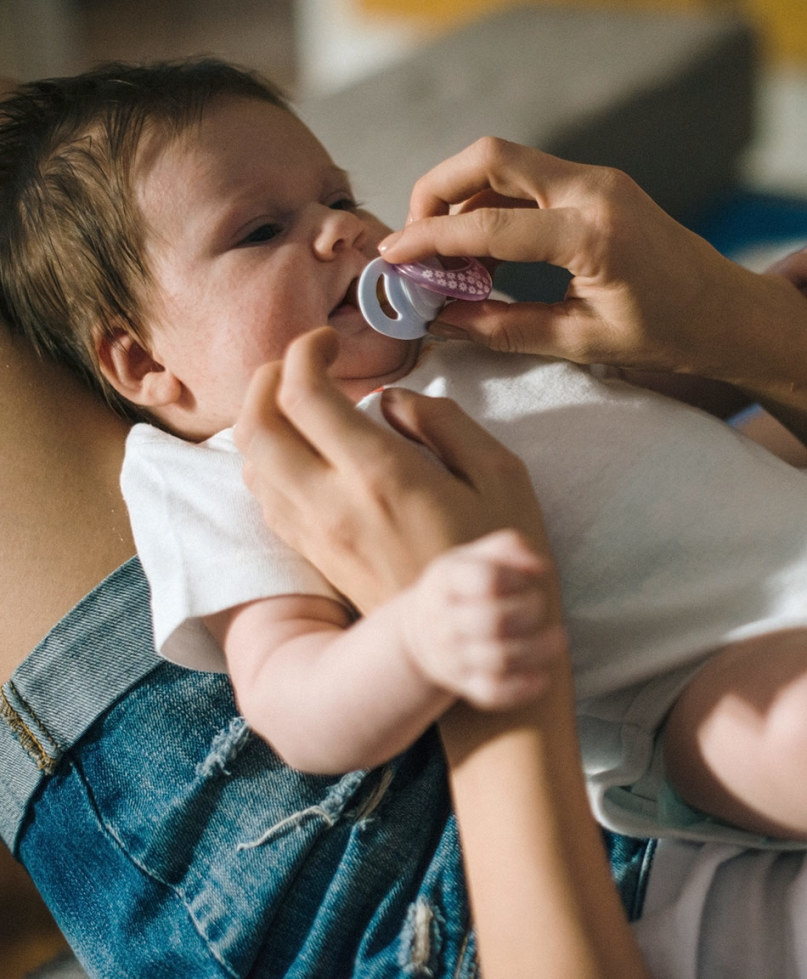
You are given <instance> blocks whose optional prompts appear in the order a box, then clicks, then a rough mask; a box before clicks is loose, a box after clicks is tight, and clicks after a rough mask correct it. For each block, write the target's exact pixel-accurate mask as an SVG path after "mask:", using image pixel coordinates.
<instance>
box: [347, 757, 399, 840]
mask: <svg viewBox="0 0 807 979" xmlns="http://www.w3.org/2000/svg"><path fill="white" fill-rule="evenodd" d="M394 775H395V771H394V769H393V767H392V765H387V766H386V767H385V768H383V769H382V771H381V775H380V776H379V779H378V782H377V783H376V786H375V788H374V789H373V790H372V792H370V794H369V795H368V796H367V798H366V799H365V800H364V801H363V802H362V804H361V805H360V806H359V808H358V810H357V811H356V823H357V825H358V826H360V827H362V828H363V827H365V826H367V824H368V823H370V822H372V820H373V818H374V817H373V813H374V812H375V811H376V809H378V807H379V806H380V805H381V800H382V799H383V798H384V796H385V795H386V794H387V789H388V788H389V787H390V784H391V783H392V779H393V777H394Z"/></svg>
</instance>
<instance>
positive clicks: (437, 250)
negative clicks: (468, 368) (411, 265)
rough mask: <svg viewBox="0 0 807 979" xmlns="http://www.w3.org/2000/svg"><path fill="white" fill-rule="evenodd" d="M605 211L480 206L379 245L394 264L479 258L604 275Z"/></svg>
mask: <svg viewBox="0 0 807 979" xmlns="http://www.w3.org/2000/svg"><path fill="white" fill-rule="evenodd" d="M599 222H600V211H599V209H596V208H592V209H591V211H590V212H589V213H587V214H585V215H584V214H583V213H582V212H581V211H580V210H578V209H577V208H575V207H558V208H551V209H547V210H539V209H533V208H524V207H515V208H513V207H511V208H488V207H483V208H477V209H474V210H466V211H462V212H461V213H458V214H446V215H442V216H440V217H430V218H423V219H422V220H420V221H415V222H413V223H411V224H409V225H407V226H406V227H405V228H404V229H403V230H402V231H398V232H396V233H395V234H393V235H391V236H390V237H389V238H386V239H385V240H384V241H383V242H381V244H380V245H379V250H380V251H381V254H382V255H383V256H384V258H385V259H386V260H387V261H388V262H391V263H392V264H400V263H402V262H414V261H419V260H420V259H422V258H425V257H427V256H429V255H474V256H476V257H486V258H493V259H496V260H497V261H510V262H550V263H551V264H553V265H558V266H560V267H561V268H567V269H569V270H570V271H572V272H573V273H574V274H575V275H584V276H591V275H594V274H596V273H597V272H599V271H600V269H599V267H598V264H597V263H598V262H599V261H600V260H601V257H602V248H601V247H595V246H596V245H597V243H598V242H599V240H600V238H601V236H602V228H601V227H600V223H599Z"/></svg>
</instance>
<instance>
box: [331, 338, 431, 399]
mask: <svg viewBox="0 0 807 979" xmlns="http://www.w3.org/2000/svg"><path fill="white" fill-rule="evenodd" d="M420 343H421V341H420V340H398V339H395V338H393V337H387V336H382V335H381V334H380V333H376V332H375V331H374V330H373V329H371V328H370V327H369V326H366V329H365V332H364V334H363V335H361V334H354V335H353V336H351V337H345V338H344V339H343V338H341V337H340V352H339V356H338V357H337V358H336V361H335V362H334V364H333V366H332V367H331V369H330V370H329V372H328V373H329V375H330V376H331V378H332V379H333V381H334V382H335V384H336V385H337V387H338V388H339V389H340V390H341V391H342V392H343V393H344V394H346V395H347V397H348V398H350V399H351V401H354V402H356V401H360V400H361V399H362V398H364V397H366V396H367V395H368V394H371V393H372V392H373V391H375V390H377V389H378V388H380V387H384V385H386V384H393V383H394V382H395V381H399V380H400V379H401V378H402V377H405V376H406V375H407V374H408V373H409V371H411V370H412V368H413V367H414V365H415V361H416V360H417V356H418V351H419V349H420Z"/></svg>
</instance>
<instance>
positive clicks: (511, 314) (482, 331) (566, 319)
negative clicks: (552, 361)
mask: <svg viewBox="0 0 807 979" xmlns="http://www.w3.org/2000/svg"><path fill="white" fill-rule="evenodd" d="M429 330H430V332H431V333H433V334H434V335H435V336H439V337H444V338H446V339H452V340H457V339H467V340H473V341H474V342H476V343H479V344H482V345H483V346H485V347H488V348H489V349H491V350H498V351H500V352H502V353H530V354H539V355H541V356H545V357H562V358H563V359H564V360H572V361H574V362H575V363H581V364H582V363H596V362H599V361H602V360H608V358H609V357H610V356H611V355H612V353H613V349H612V348H613V344H614V342H615V339H614V337H613V335H612V331H611V330H610V329H609V328H608V327H607V325H606V324H605V323H604V322H603V321H602V320H601V319H600V318H599V317H598V316H597V315H596V313H595V312H594V310H593V308H592V306H591V305H590V304H589V302H588V301H586V300H584V299H575V298H569V299H565V300H564V301H563V302H558V303H528V302H523V303H508V302H500V301H498V300H487V301H485V302H482V303H469V302H462V301H458V302H455V303H449V305H448V306H446V307H445V308H444V309H443V311H442V312H441V313H440V317H439V319H437V320H435V321H434V322H433V323H432V324H431V326H430V327H429Z"/></svg>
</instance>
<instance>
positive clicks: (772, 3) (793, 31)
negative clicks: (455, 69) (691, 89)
mask: <svg viewBox="0 0 807 979" xmlns="http://www.w3.org/2000/svg"><path fill="white" fill-rule="evenodd" d="M517 2H518V0H355V3H356V5H357V9H358V10H359V11H360V12H363V13H366V14H367V15H368V16H378V15H384V16H387V17H402V18H406V19H409V20H412V21H415V22H417V26H418V27H422V28H426V29H430V28H433V29H434V30H435V31H439V30H444V29H446V28H449V27H457V26H459V25H461V24H463V23H466V22H468V21H470V20H474V19H476V18H477V17H481V16H484V15H485V14H489V13H493V12H495V11H497V10H503V9H504V8H506V7H509V6H514V5H515V4H516V3H517ZM532 2H533V3H535V4H543V5H544V6H564V5H566V6H571V7H577V8H580V7H586V6H589V7H598V8H600V9H603V8H608V7H612V8H614V9H620V10H626V9H627V10H630V9H633V10H637V11H639V10H656V11H660V10H698V9H701V10H712V11H715V10H721V9H722V10H734V11H736V12H738V13H744V14H746V15H747V16H748V17H749V18H750V19H752V20H753V21H754V22H756V23H757V25H758V26H759V31H760V37H761V38H762V44H763V49H764V51H765V53H766V54H767V55H768V56H769V57H772V58H774V59H776V60H780V61H790V62H797V63H801V64H803V65H807V0H532ZM521 4H523V0H521Z"/></svg>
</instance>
